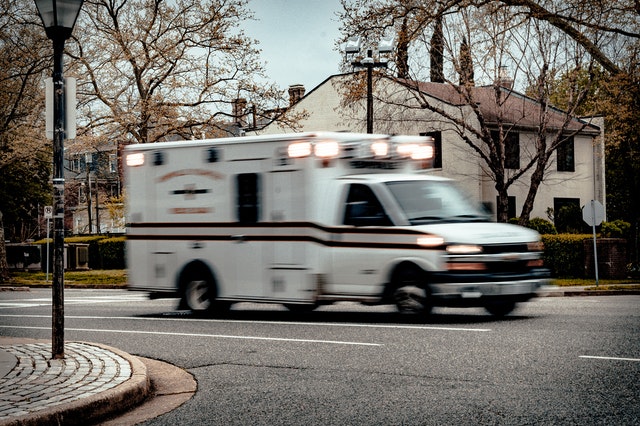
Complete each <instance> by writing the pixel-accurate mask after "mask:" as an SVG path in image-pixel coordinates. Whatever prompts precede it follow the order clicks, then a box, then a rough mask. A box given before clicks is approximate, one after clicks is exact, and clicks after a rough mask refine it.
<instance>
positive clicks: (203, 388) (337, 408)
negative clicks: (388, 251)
mask: <svg viewBox="0 0 640 426" xmlns="http://www.w3.org/2000/svg"><path fill="white" fill-rule="evenodd" d="M50 299H51V294H50V291H49V290H31V291H30V292H0V335H3V336H16V337H30V338H44V339H47V338H50V337H51V319H50V316H51V302H50ZM175 306H176V301H175V300H156V301H150V300H146V298H144V297H143V295H142V294H138V293H128V292H125V291H118V290H109V291H98V290H69V289H68V290H66V291H65V338H66V340H68V341H88V342H98V343H104V344H107V345H110V346H113V347H116V348H119V349H121V350H124V351H126V352H129V353H131V354H134V355H139V356H144V357H147V358H154V359H160V360H163V361H166V362H170V363H172V364H175V365H177V366H180V367H182V368H184V369H186V370H187V371H189V372H190V373H191V374H193V375H194V376H195V378H196V380H197V382H198V391H197V393H196V395H195V396H194V397H193V398H192V399H191V400H190V401H188V402H187V403H186V404H184V405H183V406H181V407H180V408H178V409H176V410H174V411H172V412H170V413H168V414H166V415H164V416H161V417H158V418H156V419H153V420H151V421H149V422H147V423H146V424H148V425H171V426H174V425H176V424H180V425H189V424H193V425H202V424H212V425H217V424H224V425H249V424H250V425H302V424H305V425H316V424H318V425H319V424H323V425H347V424H349V425H378V424H379V425H399V424H403V425H432V424H433V425H444V424H447V425H448V424H451V425H454V424H455V425H479V424H480V425H502V424H504V425H525V424H527V425H528V424H531V425H540V424H554V425H563V424H567V425H574V424H576V425H577V424H579V425H637V424H640V296H600V297H547V298H541V299H537V300H536V301H533V302H530V303H528V304H524V305H521V307H520V308H519V309H518V310H517V311H515V312H514V313H513V314H512V315H510V316H508V317H506V318H504V319H495V318H493V317H491V316H489V315H487V314H485V312H484V311H483V310H480V309H477V310H476V309H444V308H439V309H438V308H436V309H435V310H434V315H432V316H431V317H429V318H427V319H416V318H406V317H402V316H399V315H398V314H395V313H394V312H393V311H394V310H393V308H391V307H365V306H360V305H355V304H348V303H345V304H337V305H333V306H330V307H324V308H322V309H320V310H319V311H315V312H312V313H308V314H293V313H290V312H288V311H286V310H284V309H283V308H281V307H279V306H277V305H255V304H242V305H239V306H238V307H237V309H234V310H233V311H231V312H230V313H229V314H227V315H224V316H221V317H217V318H198V317H194V316H192V315H190V314H189V313H186V312H176V311H175V310H174V308H175Z"/></svg>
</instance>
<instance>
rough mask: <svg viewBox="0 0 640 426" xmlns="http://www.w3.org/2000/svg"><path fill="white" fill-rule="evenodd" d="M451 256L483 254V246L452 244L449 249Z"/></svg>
mask: <svg viewBox="0 0 640 426" xmlns="http://www.w3.org/2000/svg"><path fill="white" fill-rule="evenodd" d="M447 253H449V254H479V253H482V246H479V245H476V244H452V245H450V246H448V247H447Z"/></svg>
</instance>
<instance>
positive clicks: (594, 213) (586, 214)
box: [582, 200, 604, 287]
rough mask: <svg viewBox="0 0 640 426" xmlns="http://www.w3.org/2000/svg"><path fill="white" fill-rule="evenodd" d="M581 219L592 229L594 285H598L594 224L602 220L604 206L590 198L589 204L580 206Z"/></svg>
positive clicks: (596, 224)
mask: <svg viewBox="0 0 640 426" xmlns="http://www.w3.org/2000/svg"><path fill="white" fill-rule="evenodd" d="M582 220H584V221H585V222H586V223H587V225H589V226H591V229H592V230H593V262H594V266H595V273H596V287H598V250H597V247H596V226H598V225H600V224H601V223H602V221H603V220H604V206H603V205H602V203H600V201H597V200H591V201H590V202H589V204H587V205H585V206H583V207H582Z"/></svg>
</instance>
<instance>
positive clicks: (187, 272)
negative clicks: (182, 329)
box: [180, 262, 217, 313]
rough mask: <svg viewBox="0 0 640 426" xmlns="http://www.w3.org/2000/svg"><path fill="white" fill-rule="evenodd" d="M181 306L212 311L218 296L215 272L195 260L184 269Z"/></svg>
mask: <svg viewBox="0 0 640 426" xmlns="http://www.w3.org/2000/svg"><path fill="white" fill-rule="evenodd" d="M180 292H181V300H180V307H181V308H183V309H190V310H191V311H193V312H197V313H202V312H211V311H212V310H213V308H214V303H215V300H216V297H217V289H216V282H215V279H214V278H213V274H212V273H211V271H210V270H209V268H207V267H206V265H204V264H202V263H200V262H193V263H191V264H189V265H187V267H186V268H185V269H184V270H183V272H182V274H181V279H180Z"/></svg>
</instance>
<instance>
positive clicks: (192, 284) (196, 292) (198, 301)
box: [184, 280, 213, 312]
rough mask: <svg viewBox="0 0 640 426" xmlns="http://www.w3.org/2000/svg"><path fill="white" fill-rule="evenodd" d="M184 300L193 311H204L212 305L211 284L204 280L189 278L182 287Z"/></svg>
mask: <svg viewBox="0 0 640 426" xmlns="http://www.w3.org/2000/svg"><path fill="white" fill-rule="evenodd" d="M184 302H185V305H186V307H187V308H189V309H191V310H192V311H194V312H205V311H208V310H210V309H211V306H212V305H213V300H212V294H211V285H210V283H209V282H207V281H206V280H190V281H188V282H187V283H186V286H185V289H184Z"/></svg>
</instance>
